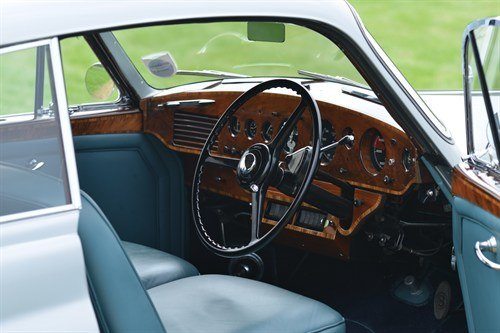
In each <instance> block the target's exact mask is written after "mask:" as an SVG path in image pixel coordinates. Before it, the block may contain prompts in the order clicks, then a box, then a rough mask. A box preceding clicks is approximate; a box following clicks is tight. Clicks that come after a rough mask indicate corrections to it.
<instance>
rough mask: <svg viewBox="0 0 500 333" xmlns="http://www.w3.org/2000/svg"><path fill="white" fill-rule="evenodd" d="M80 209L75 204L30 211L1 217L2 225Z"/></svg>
mask: <svg viewBox="0 0 500 333" xmlns="http://www.w3.org/2000/svg"><path fill="white" fill-rule="evenodd" d="M78 209H80V207H79V206H76V205H74V204H68V205H62V206H55V207H48V208H42V209H36V210H30V211H27V212H22V213H16V214H10V215H5V216H0V224H1V223H7V222H14V221H17V220H25V219H29V218H33V217H41V216H45V215H52V214H57V213H63V212H69V211H72V210H78Z"/></svg>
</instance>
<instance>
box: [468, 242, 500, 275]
mask: <svg viewBox="0 0 500 333" xmlns="http://www.w3.org/2000/svg"><path fill="white" fill-rule="evenodd" d="M474 247H475V249H476V256H477V258H478V259H479V260H480V261H481V262H482V263H483V264H485V265H486V266H488V267H489V268H491V269H494V270H497V271H498V270H500V264H497V263H494V262H493V261H491V260H490V259H488V258H486V257H485V255H484V254H483V251H488V252H491V253H496V252H497V240H496V239H495V236H491V238H490V239H488V240H485V241H484V242H479V241H478V242H476V245H475V246H474Z"/></svg>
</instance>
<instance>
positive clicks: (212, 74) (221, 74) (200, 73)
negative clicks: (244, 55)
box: [176, 69, 250, 79]
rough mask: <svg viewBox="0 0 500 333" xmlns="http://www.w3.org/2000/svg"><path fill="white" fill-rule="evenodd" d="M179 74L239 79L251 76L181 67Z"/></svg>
mask: <svg viewBox="0 0 500 333" xmlns="http://www.w3.org/2000/svg"><path fill="white" fill-rule="evenodd" d="M176 74H177V75H193V76H208V77H216V78H220V79H237V78H244V77H250V76H248V75H243V74H236V73H229V72H222V71H217V70H213V69H203V70H183V69H180V70H178V71H177V73H176Z"/></svg>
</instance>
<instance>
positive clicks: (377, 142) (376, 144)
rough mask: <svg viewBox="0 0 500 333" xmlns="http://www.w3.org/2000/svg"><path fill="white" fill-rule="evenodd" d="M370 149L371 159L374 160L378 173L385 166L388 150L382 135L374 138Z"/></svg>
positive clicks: (376, 135)
mask: <svg viewBox="0 0 500 333" xmlns="http://www.w3.org/2000/svg"><path fill="white" fill-rule="evenodd" d="M370 149H371V151H370V157H371V159H372V163H373V166H374V167H375V169H376V170H377V171H380V170H382V169H383V168H384V165H385V158H386V150H385V141H384V138H383V137H382V135H380V133H377V134H375V135H374V136H373V139H372V144H371V148H370Z"/></svg>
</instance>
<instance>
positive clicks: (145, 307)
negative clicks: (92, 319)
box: [0, 163, 345, 333]
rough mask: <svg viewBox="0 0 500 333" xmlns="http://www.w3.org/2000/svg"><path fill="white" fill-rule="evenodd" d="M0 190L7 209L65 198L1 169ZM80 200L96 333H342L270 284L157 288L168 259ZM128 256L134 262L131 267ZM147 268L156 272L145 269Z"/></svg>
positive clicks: (191, 281) (329, 313) (328, 315)
mask: <svg viewBox="0 0 500 333" xmlns="http://www.w3.org/2000/svg"><path fill="white" fill-rule="evenodd" d="M0 183H1V184H2V186H1V188H0V201H1V202H3V203H6V202H7V200H9V201H8V203H9V207H10V208H12V209H13V210H18V209H21V208H22V209H35V208H41V207H47V206H51V205H54V204H57V203H58V202H57V200H58V199H59V198H60V197H61V196H60V194H63V193H62V192H61V193H49V192H50V191H52V190H54V191H57V190H58V189H62V188H63V187H62V186H61V180H60V179H57V178H54V177H51V176H47V175H44V174H43V173H39V172H33V171H31V170H28V169H23V168H19V167H16V166H10V165H5V164H3V163H0ZM20 184H21V185H20ZM33 184H36V186H34V185H33ZM28 189H32V190H31V191H28ZM18 194H22V196H17V195H18ZM58 194H59V195H58ZM27 195H30V196H31V198H27ZM81 195H82V210H81V211H80V220H79V224H78V233H79V235H80V239H81V243H82V248H83V253H84V259H85V266H86V270H87V281H88V286H89V293H90V296H91V298H92V302H93V305H94V309H95V313H96V316H97V318H98V320H99V325H100V329H101V331H102V332H119V333H121V332H151V333H152V332H168V333H188V332H189V333H192V332H217V333H232V332H245V333H255V332H266V333H267V332H270V333H279V332H283V333H284V332H287V333H294V332H296V333H320V332H321V333H342V332H345V324H344V319H343V318H342V316H340V314H338V313H337V312H336V311H334V310H333V309H331V308H329V307H328V306H326V305H324V304H322V303H319V302H317V301H314V300H312V299H309V298H307V297H303V296H300V295H298V294H295V293H292V292H289V291H287V290H284V289H281V288H277V287H274V286H272V285H269V284H265V283H261V282H256V281H252V280H248V279H243V278H237V277H231V276H223V275H204V276H203V275H201V276H191V277H185V278H180V279H177V280H175V281H173V282H169V283H163V284H159V285H158V283H161V282H162V281H161V280H159V279H158V278H157V276H158V274H157V272H159V271H162V269H160V268H158V267H160V266H161V265H160V266H158V267H156V266H155V265H157V262H156V261H155V260H157V259H158V260H159V261H161V262H163V260H164V259H165V258H166V257H165V255H166V254H163V253H158V252H159V251H158V252H156V250H152V249H145V248H142V247H140V246H135V245H129V244H128V243H125V245H123V243H122V242H121V240H120V238H119V237H118V235H117V234H116V232H115V231H114V229H113V227H112V226H111V224H110V223H109V221H108V220H107V218H106V216H105V215H104V213H103V212H102V211H101V210H100V208H99V207H98V206H97V204H96V203H95V202H94V201H93V200H92V199H91V198H90V197H89V196H88V195H87V194H85V193H83V192H82V194H81ZM18 198H22V200H21V199H18ZM124 246H125V248H128V251H126V249H124ZM127 252H128V253H130V254H131V258H132V260H136V268H134V265H133V264H132V260H131V259H130V258H129V256H128V255H127ZM166 256H168V255H166ZM134 257H135V259H134ZM137 258H139V259H137ZM168 259H171V258H168ZM176 260H177V259H176ZM179 260H180V259H179ZM152 262H153V263H154V265H153V266H155V268H154V269H152V268H151V267H148V263H152ZM174 266H175V265H174ZM179 266H180V267H181V268H182V269H181V271H183V272H186V273H185V274H193V273H194V272H195V269H194V267H191V266H189V264H187V263H186V265H185V264H184V263H182V262H181V264H179ZM163 271H165V270H163ZM138 273H139V274H138ZM141 274H142V277H143V281H144V282H141V279H140V278H139V275H141ZM159 275H162V274H159ZM152 276H154V278H152ZM177 277H180V275H178V276H177ZM163 281H165V282H167V280H163ZM151 286H154V287H152V288H151V289H149V290H146V288H147V287H151Z"/></svg>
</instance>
